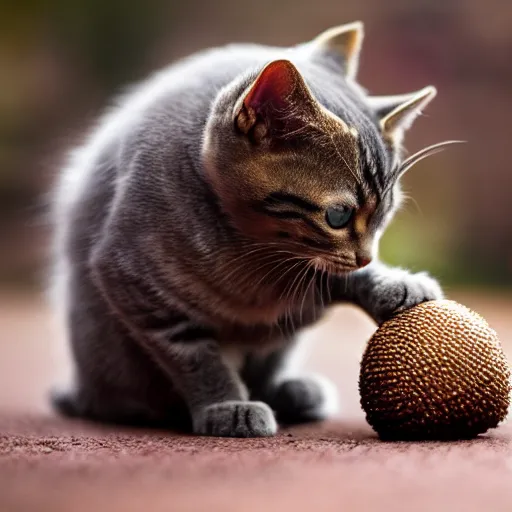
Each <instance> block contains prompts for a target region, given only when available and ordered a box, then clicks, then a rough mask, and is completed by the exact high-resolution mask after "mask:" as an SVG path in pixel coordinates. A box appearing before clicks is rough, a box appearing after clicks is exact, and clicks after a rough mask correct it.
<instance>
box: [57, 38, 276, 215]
mask: <svg viewBox="0 0 512 512" xmlns="http://www.w3.org/2000/svg"><path fill="white" fill-rule="evenodd" d="M282 51H283V49H279V48H271V47H264V46H259V45H229V46H225V47H222V48H215V49H210V50H206V51H203V52H201V53H198V54H196V55H193V56H191V57H188V58H185V59H183V60H181V61H178V62H177V63H175V64H173V65H170V66H168V67H167V68H164V69H163V70H160V71H158V72H156V73H154V74H153V75H152V76H151V77H150V78H149V79H147V80H145V81H143V82H141V83H139V84H137V85H135V86H133V87H131V88H130V89H129V90H128V91H127V92H125V93H124V94H122V95H120V96H119V97H118V99H117V101H116V102H115V105H114V106H113V107H111V108H109V109H108V111H107V112H106V113H105V114H104V115H103V116H102V117H101V118H100V119H99V121H98V122H97V123H96V125H95V126H94V127H93V129H92V130H91V131H90V133H89V135H88V137H87V138H86V140H85V142H84V143H83V144H81V145H80V146H78V147H77V148H75V149H74V150H73V151H72V152H71V154H70V156H69V159H68V163H67V165H66V166H65V167H64V169H63V170H62V172H61V175H60V179H59V181H58V183H57V187H56V194H55V198H54V205H55V207H56V208H55V213H56V216H57V219H56V220H57V222H58V223H61V222H62V221H65V220H66V219H69V216H68V215H66V213H69V210H70V208H73V206H74V205H76V204H77V202H79V201H80V200H81V199H83V198H84V197H85V196H87V195H88V194H91V193H93V194H94V193H95V190H96V189H97V188H98V187H95V184H97V185H98V186H100V185H101V186H100V187H99V188H101V189H102V190H103V191H105V189H108V188H112V187H108V186H106V185H107V184H108V183H111V182H112V181H113V180H115V178H116V173H117V170H118V169H117V163H118V160H119V157H120V156H121V154H120V153H121V152H122V151H123V150H124V149H125V148H126V145H125V146H124V148H123V140H125V139H126V137H127V136H128V135H130V134H132V133H133V132H137V136H140V137H144V133H148V132H147V130H145V127H148V125H151V124H157V123H158V124H159V125H164V126H165V121H166V120H169V121H170V122H172V123H173V125H176V124H177V123H178V124H179V125H180V126H181V128H182V132H186V133H187V135H190V133H191V132H192V133H194V130H195V131H196V132H197V133H196V135H197V136H198V137H197V143H200V136H201V131H202V129H203V127H204V124H205V122H206V119H207V116H208V113H209V108H210V106H211V103H212V101H213V100H214V98H215V97H216V95H217V94H218V92H219V90H220V89H221V88H222V87H224V86H225V85H227V84H228V83H230V82H231V81H232V80H233V79H234V78H235V77H237V76H239V75H241V74H243V73H248V74H249V75H250V74H251V71H254V70H257V69H258V67H259V66H261V65H262V64H263V63H265V62H266V61H268V60H270V59H272V58H274V57H275V55H276V54H279V52H282ZM173 135H175V136H179V135H180V133H179V131H176V130H175V131H174V133H173ZM146 142H149V143H151V141H146ZM127 149H128V150H129V149H130V148H127ZM112 192H113V191H112V190H111V193H110V194H107V195H108V196H109V197H110V196H111V195H112ZM96 206H98V205H96Z"/></svg>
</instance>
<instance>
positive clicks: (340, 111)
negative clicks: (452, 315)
mask: <svg viewBox="0 0 512 512" xmlns="http://www.w3.org/2000/svg"><path fill="white" fill-rule="evenodd" d="M362 40H363V25H362V23H360V22H355V23H351V24H348V25H343V26H340V27H335V28H331V29H329V30H327V31H325V32H324V33H322V34H320V35H319V36H318V37H316V38H315V39H313V40H311V41H308V42H306V43H303V44H299V45H297V46H294V47H291V48H276V47H265V46H258V45H249V44H235V45H229V46H225V47H222V48H215V49H209V50H206V51H204V52H202V53H199V54H196V55H193V56H191V57H188V58H186V59H184V60H182V61H179V62H178V63H175V64H174V65H172V66H170V67H169V68H167V69H164V70H163V71H160V72H158V73H156V74H155V75H154V76H152V77H150V78H149V79H148V80H147V81H146V82H144V83H142V84H141V85H139V86H137V87H136V88H135V89H134V90H132V91H131V92H128V93H127V94H126V95H125V96H124V97H123V98H121V100H120V102H119V105H118V106H117V107H115V108H113V110H112V111H110V112H108V113H107V114H106V116H105V117H104V118H103V119H102V120H101V121H100V122H99V125H98V126H97V128H96V129H94V130H93V131H92V134H91V135H90V137H89V139H88V140H87V141H86V142H85V143H84V144H83V146H81V147H80V148H78V149H76V150H75V151H74V152H73V153H72V155H71V158H70V162H69V163H68V165H67V166H66V167H65V168H64V170H63V172H62V174H61V178H60V180H59V181H58V184H57V186H56V193H55V201H54V202H55V212H54V213H55V216H54V219H55V224H56V231H55V232H56V234H55V272H54V273H53V275H54V278H53V284H54V291H55V297H56V300H57V305H58V308H59V311H60V312H61V313H62V314H63V316H64V322H65V326H66V332H67V336H68V338H69V343H70V346H71V349H72V355H73V359H74V383H73V386H72V387H71V388H70V389H67V390H63V391H56V392H54V393H53V403H54V406H55V407H56V408H57V410H59V411H60V412H61V413H63V414H66V415H68V416H74V417H82V418H88V419H90V420H96V421H101V422H110V423H116V424H129V425H142V426H152V425H158V426H168V427H169V428H183V429H185V430H188V431H191V432H193V433H195V434H199V435H213V436H233V437H258V436H270V435H273V434H275V433H276V430H277V424H278V423H283V424H294V423H301V422H306V421H316V420H321V419H324V418H326V417H327V416H329V415H330V414H332V413H333V412H334V409H335V405H336V403H337V400H336V397H335V396H334V395H333V393H334V391H333V386H332V385H331V384H329V383H328V382H327V381H326V380H325V379H323V378H321V377H318V376H307V375H306V376H301V375H299V374H295V373H294V372H292V371H291V370H290V369H289V368H288V362H289V361H290V359H291V356H292V355H293V354H294V353H295V351H296V350H297V348H298V343H297V341H296V338H297V333H299V332H300V331H301V329H303V328H305V327H307V326H310V325H312V324H313V323H314V322H317V321H318V320H319V319H320V318H321V317H322V315H323V314H324V312H325V311H326V309H327V308H328V307H329V306H330V305H333V304H338V303H342V302H348V303H353V304H356V305H358V306H360V307H361V308H362V309H363V310H364V311H366V312H367V313H368V314H369V316H370V317H371V318H373V319H374V320H375V322H376V323H377V324H381V323H382V322H384V321H385V320H386V319H388V318H389V317H390V316H391V315H393V314H394V313H395V312H397V311H399V310H402V309H406V308H409V307H412V306H414V305H416V304H418V303H421V302H424V301H427V300H432V299H439V298H441V297H442V296H443V292H442V290H441V287H440V286H439V284H438V283H437V281H436V280H435V279H433V278H432V277H430V276H429V275H427V274H426V273H419V274H410V273H409V272H407V271H406V270H402V269H397V268H388V267H387V266H385V265H384V264H383V263H380V262H379V261H378V259H377V252H378V241H379V239H380V237H381V235H382V233H383V231H384V229H385V228H386V226H387V225H388V223H389V222H390V220H391V218H392V217H393V215H394V213H395V212H396V210H397V208H398V207H399V204H400V200H401V194H400V185H399V178H400V176H401V175H402V174H403V172H405V170H406V169H407V168H408V167H410V166H411V165H412V164H413V163H414V162H415V161H416V160H418V159H419V158H423V157H424V156H426V155H428V154H430V153H431V152H433V151H432V150H430V149H427V150H426V151H424V152H423V153H421V154H420V157H419V158H412V159H409V160H405V161H404V160H403V156H402V149H401V148H402V142H403V136H404V132H405V131H406V130H407V129H408V128H409V127H410V126H411V124H412V122H413V121H414V119H415V118H416V116H417V115H418V114H419V113H420V112H421V110H422V109H423V108H424V107H425V106H426V105H427V104H428V103H429V102H430V101H431V100H432V99H433V97H434V96H435V94H436V90H435V88H434V87H432V86H430V87H426V88H424V89H422V90H420V91H418V92H415V93H412V94H406V95H398V96H389V97H374V96H371V95H369V94H368V93H367V91H366V90H365V89H363V87H362V86H360V85H359V84H358V83H357V81H356V73H357V67H358V60H359V55H360V51H361V45H362Z"/></svg>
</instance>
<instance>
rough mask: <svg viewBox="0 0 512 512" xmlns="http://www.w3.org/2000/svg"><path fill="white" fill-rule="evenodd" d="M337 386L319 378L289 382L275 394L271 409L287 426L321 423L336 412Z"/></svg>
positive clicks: (291, 380) (298, 379)
mask: <svg viewBox="0 0 512 512" xmlns="http://www.w3.org/2000/svg"><path fill="white" fill-rule="evenodd" d="M337 405H338V394H337V391H336V388H335V387H334V385H333V384H332V383H331V382H329V381H328V380H327V379H324V378H323V377H320V376H317V375H311V376H308V377H299V378H292V379H287V380H284V381H282V382H280V383H279V385H278V386H277V388H276V389H275V391H274V392H273V393H272V399H271V406H272V407H273V409H274V410H275V411H276V415H277V419H278V420H279V421H280V422H283V423H286V424H296V423H307V422H311V421H321V420H323V419H325V418H327V417H329V416H331V415H332V414H334V413H335V412H336V410H337Z"/></svg>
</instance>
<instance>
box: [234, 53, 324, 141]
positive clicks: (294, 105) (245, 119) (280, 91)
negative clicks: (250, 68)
mask: <svg viewBox="0 0 512 512" xmlns="http://www.w3.org/2000/svg"><path fill="white" fill-rule="evenodd" d="M314 111H315V100H314V98H313V97H312V96H311V93H310V92H309V89H308V87H307V85H306V83H305V82H304V79H303V78H302V76H301V74H300V73H299V71H298V70H297V68H296V67H295V66H294V65H293V64H292V63H291V62H290V61H288V60H276V61H273V62H271V63H270V64H267V65H266V66H265V68H264V69H263V71H261V73H260V74H259V75H258V77H257V78H256V80H255V81H254V82H253V84H252V85H251V86H250V88H249V91H248V92H246V93H245V95H244V96H243V98H242V99H241V101H240V102H239V103H238V104H237V107H236V114H235V116H236V117H235V123H236V126H237V128H238V130H239V131H240V132H242V133H243V134H245V135H250V136H251V139H252V140H253V141H255V142H259V141H261V140H262V139H264V138H265V137H276V136H280V135H285V134H286V133H287V132H288V133H289V132H290V130H296V129H298V127H299V125H300V124H301V123H302V124H304V122H305V121H306V120H307V117H308V114H309V115H313V114H314Z"/></svg>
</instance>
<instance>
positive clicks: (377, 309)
mask: <svg viewBox="0 0 512 512" xmlns="http://www.w3.org/2000/svg"><path fill="white" fill-rule="evenodd" d="M372 296H373V297H374V298H375V299H374V301H373V304H371V314H372V316H373V318H374V319H375V321H376V322H377V323H378V324H379V325H381V324H382V323H383V322H385V321H386V320H388V319H389V318H391V317H392V316H393V315H394V314H396V313H399V312H401V311H405V310H407V309H409V308H412V307H414V306H416V305H417V304H421V303H423V302H427V301H429V300H436V299H442V298H443V291H442V290H441V287H440V286H439V283H438V282H437V281H436V280H435V279H433V278H432V277H430V276H429V275H428V274H427V273H426V272H419V273H417V274H410V273H409V272H407V271H405V270H400V269H393V271H392V272H390V273H389V274H386V275H385V276H383V277H382V278H381V279H379V280H378V281H377V283H376V284H375V287H374V289H373V292H372Z"/></svg>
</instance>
